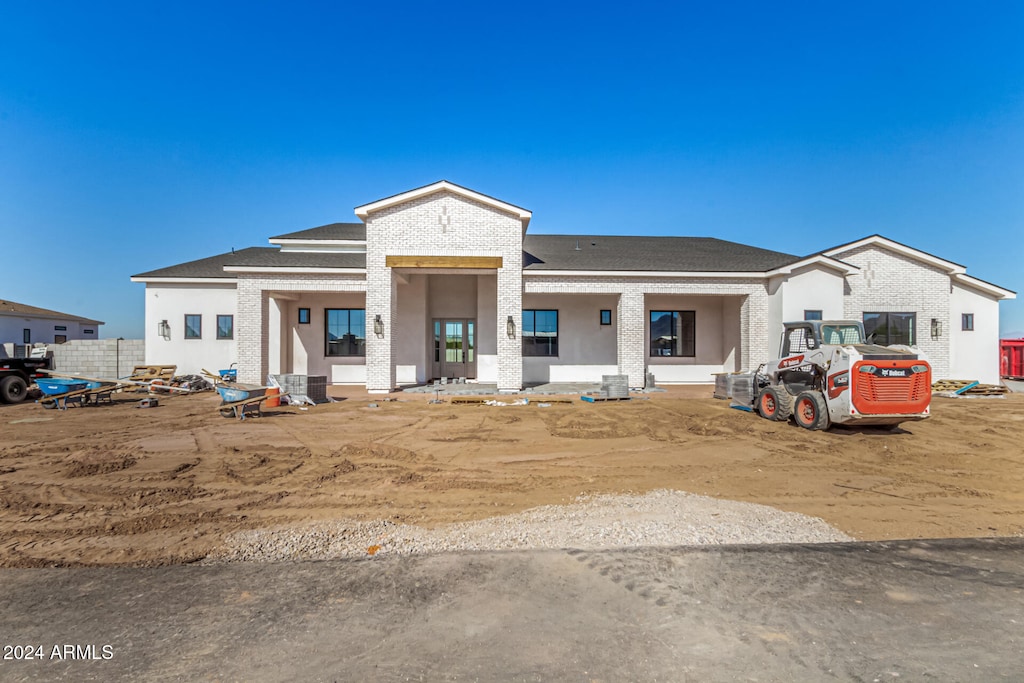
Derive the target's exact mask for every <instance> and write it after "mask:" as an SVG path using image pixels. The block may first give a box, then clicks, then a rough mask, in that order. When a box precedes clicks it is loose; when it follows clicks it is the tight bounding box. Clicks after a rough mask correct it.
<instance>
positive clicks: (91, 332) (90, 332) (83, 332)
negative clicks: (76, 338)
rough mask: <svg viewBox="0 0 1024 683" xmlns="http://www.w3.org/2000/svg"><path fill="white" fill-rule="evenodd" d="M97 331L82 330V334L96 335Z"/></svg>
mask: <svg viewBox="0 0 1024 683" xmlns="http://www.w3.org/2000/svg"><path fill="white" fill-rule="evenodd" d="M95 333H96V330H82V334H95Z"/></svg>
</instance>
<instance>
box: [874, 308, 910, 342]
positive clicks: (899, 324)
mask: <svg viewBox="0 0 1024 683" xmlns="http://www.w3.org/2000/svg"><path fill="white" fill-rule="evenodd" d="M863 319H864V336H865V337H866V338H867V340H868V342H869V343H872V344H880V345H881V346H891V345H893V344H903V345H906V346H913V345H914V344H916V343H917V313H864V318H863Z"/></svg>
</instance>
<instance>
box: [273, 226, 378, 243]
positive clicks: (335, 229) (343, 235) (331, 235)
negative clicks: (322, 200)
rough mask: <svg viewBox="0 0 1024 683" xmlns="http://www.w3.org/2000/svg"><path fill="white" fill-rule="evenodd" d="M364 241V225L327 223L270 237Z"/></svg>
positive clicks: (278, 238)
mask: <svg viewBox="0 0 1024 683" xmlns="http://www.w3.org/2000/svg"><path fill="white" fill-rule="evenodd" d="M365 239H366V224H365V223H329V224H328V225H321V226H320V227H318V228H310V229H309V230H299V231H298V232H289V233H287V234H285V235H278V236H277V237H271V238H270V241H271V242H273V241H274V240H358V241H362V240H365Z"/></svg>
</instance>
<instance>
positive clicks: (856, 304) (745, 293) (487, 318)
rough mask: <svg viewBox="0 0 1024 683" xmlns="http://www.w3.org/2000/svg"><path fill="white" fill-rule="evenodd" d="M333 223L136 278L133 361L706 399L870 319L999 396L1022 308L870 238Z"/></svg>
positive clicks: (402, 203)
mask: <svg viewBox="0 0 1024 683" xmlns="http://www.w3.org/2000/svg"><path fill="white" fill-rule="evenodd" d="M355 213H356V215H357V216H358V218H359V219H360V222H359V223H334V224H330V225H325V226H321V227H319V228H312V229H310V230H304V231H301V232H294V233H289V234H285V235H280V236H278V237H273V238H271V239H270V243H271V244H272V245H273V246H271V247H254V248H249V249H243V250H240V251H238V252H234V251H233V252H232V253H229V254H220V255H218V256H212V257H209V258H205V259H201V260H198V261H192V262H189V263H183V264H180V265H177V266H171V267H168V268H163V269H160V270H155V271H151V272H148V273H142V274H139V275H135V276H134V277H132V280H133V281H134V282H144V283H145V284H146V361H147V362H148V363H176V364H177V365H178V366H179V368H181V369H182V371H189V372H193V371H198V370H199V369H200V368H207V369H210V370H216V369H220V368H226V367H228V366H229V365H230V364H231V363H237V365H238V368H239V379H240V380H242V381H246V382H261V381H262V380H263V379H264V378H265V377H266V376H267V374H268V373H275V374H276V373H287V372H293V373H299V374H309V375H326V376H327V378H328V381H329V382H331V383H343V384H359V385H365V386H366V388H367V389H368V390H370V391H389V390H391V389H394V388H396V387H398V386H400V385H405V384H416V383H425V382H428V381H430V380H431V379H433V378H437V377H466V378H468V379H475V380H477V381H480V382H489V383H495V384H497V386H498V388H499V389H500V390H503V391H514V390H518V389H520V388H522V387H523V386H524V385H526V384H533V383H543V382H565V381H599V380H600V378H601V375H604V374H626V375H629V378H630V384H631V385H632V386H641V385H643V383H644V375H645V373H646V372H651V373H653V374H654V375H655V377H656V379H657V381H658V382H660V383H708V382H711V381H712V377H711V375H712V373H716V372H728V371H735V370H742V369H753V368H756V367H757V366H758V365H759V364H760V363H762V362H764V361H765V360H767V359H768V358H770V357H771V356H772V355H773V354H774V351H775V348H774V347H775V346H776V345H777V340H778V336H779V334H780V332H781V329H782V328H781V325H782V323H783V322H784V321H788V320H800V319H804V318H805V317H822V318H824V319H836V318H846V319H850V318H852V319H858V320H863V321H864V322H865V325H866V327H867V329H868V332H869V333H874V334H875V335H876V338H877V339H876V341H878V342H879V343H908V344H913V345H916V346H918V347H919V348H920V349H921V350H922V351H923V352H924V353H925V354H926V355H927V357H928V358H929V359H930V360H931V361H932V364H933V367H934V376H935V377H936V378H941V377H962V378H970V379H979V380H981V381H984V382H996V381H998V360H999V356H998V343H999V341H998V329H999V306H998V302H999V301H1000V300H1002V299H1008V298H1013V297H1014V296H1015V294H1014V293H1013V292H1011V291H1009V290H1006V289H1003V288H1002V287H998V286H996V285H992V284H989V283H987V282H984V281H982V280H979V279H977V278H974V277H971V276H969V275H967V273H966V268H964V267H963V266H960V265H958V264H955V263H952V262H950V261H946V260H943V259H941V258H938V257H935V256H932V255H931V254H928V253H926V252H923V251H919V250H916V249H913V248H911V247H907V246H905V245H902V244H899V243H897V242H894V241H892V240H889V239H886V238H885V237H881V236H879V235H874V236H871V237H866V238H864V239H861V240H858V241H856V242H851V243H849V244H845V245H841V246H838V247H835V248H833V249H829V250H826V251H824V252H821V253H818V254H814V255H811V256H805V257H800V256H793V255H790V254H784V253H780V252H775V251H768V250H765V249H758V248H755V247H749V246H746V245H741V244H736V243H733V242H725V241H722V240H716V239H711V238H690V237H645V236H585V235H529V234H527V228H528V226H529V223H530V218H531V213H530V212H529V211H527V210H525V209H522V208H519V207H517V206H514V205H512V204H508V203H506V202H503V201H500V200H498V199H494V198H493V197H488V196H486V195H483V194H480V193H478V192H474V191H472V190H469V189H466V188H464V187H460V186H458V185H455V184H453V183H450V182H447V181H440V182H437V183H434V184H432V185H427V186H425V187H421V188H418V189H415V190H410V191H408V192H404V193H401V194H398V195H394V196H392V197H387V198H385V199H381V200H379V201H375V202H372V203H370V204H366V205H363V206H360V207H357V208H356V210H355Z"/></svg>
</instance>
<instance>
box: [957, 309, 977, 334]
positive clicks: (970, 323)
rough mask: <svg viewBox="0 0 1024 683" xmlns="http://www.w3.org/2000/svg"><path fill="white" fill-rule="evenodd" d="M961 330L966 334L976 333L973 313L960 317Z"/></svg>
mask: <svg viewBox="0 0 1024 683" xmlns="http://www.w3.org/2000/svg"><path fill="white" fill-rule="evenodd" d="M960 329H961V330H963V331H964V332H974V314H973V313H964V314H962V315H961V316H960Z"/></svg>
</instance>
